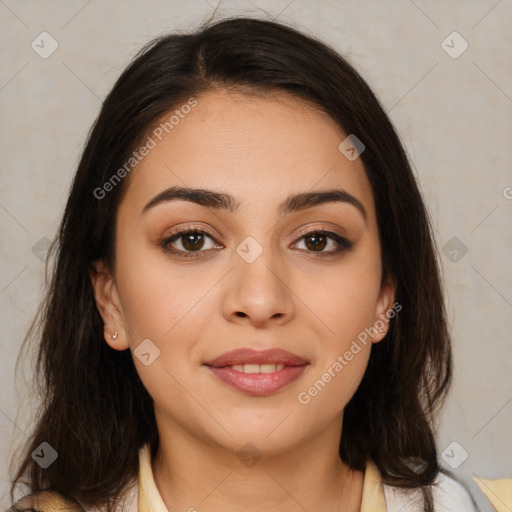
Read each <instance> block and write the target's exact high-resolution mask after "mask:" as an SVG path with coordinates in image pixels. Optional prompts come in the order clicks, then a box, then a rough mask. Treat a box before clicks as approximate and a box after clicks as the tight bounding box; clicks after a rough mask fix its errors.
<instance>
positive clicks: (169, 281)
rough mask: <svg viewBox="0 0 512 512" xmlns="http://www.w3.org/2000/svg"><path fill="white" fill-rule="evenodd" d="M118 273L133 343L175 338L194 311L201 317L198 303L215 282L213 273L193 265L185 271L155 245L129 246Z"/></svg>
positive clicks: (125, 316) (126, 319) (125, 320)
mask: <svg viewBox="0 0 512 512" xmlns="http://www.w3.org/2000/svg"><path fill="white" fill-rule="evenodd" d="M119 252H120V253H121V251H119ZM121 254H123V253H121ZM116 274H117V277H118V279H117V281H118V289H119V293H120V297H121V304H122V309H123V320H124V322H125V327H126V329H127V331H128V335H129V337H130V345H133V343H136V342H138V341H139V340H140V339H143V338H151V337H155V338H157V339H158V338H164V337H165V336H166V335H169V336H171V337H172V333H173V330H174V331H176V330H178V329H181V328H182V325H184V324H186V320H187V317H188V316H189V314H190V313H191V312H193V315H194V317H195V318H196V320H197V317H198V314H201V308H199V309H198V308H197V305H198V304H199V303H201V301H202V300H203V299H204V297H205V296H206V295H207V293H208V290H209V289H210V288H211V287H212V285H213V283H214V282H215V276H212V275H211V273H208V272H205V271H204V270H203V271H202V272H200V271H199V270H196V271H193V270H192V267H191V266H189V267H188V268H187V269H185V270H184V269H183V268H181V267H180V266H178V265H176V264H174V265H173V264H171V263H170V262H169V261H168V260H167V259H166V256H165V254H164V253H163V252H160V253H159V251H158V249H154V248H153V249H151V250H148V249H147V248H144V250H141V249H140V248H138V247H133V248H128V247H127V250H125V252H124V255H122V256H120V257H119V258H118V266H117V271H116ZM184 320H185V322H184Z"/></svg>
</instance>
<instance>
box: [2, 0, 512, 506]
mask: <svg viewBox="0 0 512 512" xmlns="http://www.w3.org/2000/svg"><path fill="white" fill-rule="evenodd" d="M216 5H217V0H193V1H187V2H185V1H178V0H167V1H164V0H152V1H144V2H142V1H135V0H132V1H100V0H92V1H86V0H83V1H82V0H80V1H74V0H73V1H64V0H63V1H56V0H46V1H44V2H43V1H32V2H30V1H15V0H1V1H0V20H1V28H2V29H1V31H0V41H1V48H2V52H1V54H0V55H1V56H0V59H1V61H2V62H1V66H0V107H1V111H2V123H1V124H0V144H1V166H0V175H1V182H0V244H1V246H0V250H1V255H2V256H1V257H2V266H1V273H0V308H1V310H0V322H1V324H0V325H1V332H2V335H1V357H0V368H1V381H0V386H1V389H2V392H1V393H0V439H1V440H2V445H1V447H0V455H1V457H0V480H1V481H0V508H1V507H2V505H4V504H5V503H6V499H5V498H3V495H4V493H5V492H6V491H7V484H6V480H7V479H8V472H7V462H8V456H9V454H10V449H11V447H12V443H13V439H14V440H15V441H17V442H21V443H22V442H23V440H24V439H25V434H24V432H28V431H29V430H30V426H31V423H30V420H29V414H30V409H29V410H28V411H27V410H25V412H23V410H22V411H20V410H19V407H20V403H21V402H20V394H18V392H19V393H21V394H23V393H24V392H25V389H26V387H25V386H24V384H23V378H21V379H18V388H16V384H15V380H14V367H15V360H16V356H17V354H18V350H19V348H20V344H21V341H22V337H23V334H24V332H25V330H26V328H27V326H28V324H29V322H30V320H31V319H32V317H33V315H34V313H35V310H36V306H37V303H38V301H39V299H40V296H41V295H40V294H41V290H42V276H43V263H42V259H44V250H45V247H46V240H47V239H51V238H52V237H53V236H54V234H55V231H56V228H57V225H58V222H59V218H60V215H61V213H62V209H63V207H64V203H65V199H66V194H67V191H68V188H69V185H70V181H71V178H72V176H73V173H74V171H75V167H76V164H77V161H78V157H79V153H80V151H81V148H82V145H83V143H84V140H85V136H86V134H87V131H88V129H89V127H90V125H91V123H92V122H93V120H94V119H95V117H96V115H97V113H98V110H99V107H100V104H101V101H102V99H103V98H104V97H105V95H106V93H107V92H108V91H109V89H110V87H111V86H112V85H113V83H114V81H115V79H116V78H117V77H118V75H119V73H120V72H121V70H122V69H123V68H124V67H125V66H126V65H127V63H128V62H129V60H130V59H131V57H133V55H134V54H135V52H136V51H137V50H138V49H139V48H140V47H141V46H142V45H143V44H144V43H145V42H147V41H148V40H150V39H151V38H153V37H155V36H157V35H159V34H163V33H165V32H168V31H171V30H173V29H176V28H181V29H186V28H188V27H190V26H196V25H197V24H199V23H200V22H201V21H203V20H205V19H206V18H207V17H208V16H209V14H210V13H211V12H212V11H213V9H214V8H215V6H216ZM237 13H246V14H248V13H249V14H254V15H265V13H268V14H269V15H271V17H277V19H278V20H281V21H285V22H290V23H293V24H294V25H295V26H297V27H298V28H301V29H303V30H305V31H306V32H309V33H311V34H312V35H315V36H318V37H320V38H321V39H323V40H324V41H326V42H329V43H331V44H332V45H334V46H335V47H336V48H337V49H338V50H339V51H341V52H343V53H344V54H345V55H347V56H348V57H349V59H350V60H351V61H352V62H353V63H354V64H355V65H356V67H357V68H358V69H359V70H360V71H361V73H362V74H363V76H364V77H365V78H366V79H367V80H368V82H369V83H370V85H371V86H372V87H373V88H374V90H375V91H376V93H377V95H378V96H379V98H380V99H381V100H382V102H383V104H384V106H385V107H386V108H387V110H388V111H389V113H390V116H391V118H392V120H393V121H394V123H395V125H396V126H397V128H398V130H399V133H400V134H401V137H402V139H403V141H404V142H405V145H406V147H407V150H408V152H409V154H410V156H411V158H412V161H413V163H414V167H415V170H416V172H417V175H418V178H419V181H420V183H421V186H422V189H423V191H424V194H425V196H426V199H427V202H428V204H429V207H430V210H431V213H432V216H433V221H434V225H435V228H436V237H437V240H438V243H439V248H440V249H442V251H443V252H442V256H441V257H442V262H443V266H444V273H445V278H446V290H447V299H448V306H449V314H450V322H451V326H452V332H453V336H454V343H455V362H456V371H455V381H454V386H453V389H452V392H451V395H450V398H449V400H448V403H447V405H446V407H445V410H444V414H443V417H442V421H441V428H440V445H441V448H442V449H444V448H446V447H448V448H447V450H446V451H445V457H446V461H447V463H451V464H452V465H458V464H461V466H460V468H461V469H464V470H466V471H468V472H469V473H472V472H474V473H476V474H478V475H482V476H487V477H491V478H498V477H500V476H505V475H508V476H512V441H511V436H510V433H511V431H512V340H511V334H510V333H511V327H512V324H511V318H512V271H511V268H512V266H511V263H510V262H511V261H512V258H511V252H512V229H511V228H512V223H511V221H512V171H511V161H512V158H511V156H512V150H511V142H512V137H511V136H512V82H511V79H510V78H511V76H512V59H511V58H510V54H511V50H512V31H511V30H510V27H511V26H512V3H511V1H510V0H502V1H496V0H481V1H469V0H468V1H464V0H451V1H442V0H435V1H434V0H431V1H426V0H414V1H412V0H396V1H385V2H384V1H378V0H372V1H356V0H342V1H334V0H323V1H309V2H307V1H305V0H292V1H290V0H276V1H266V0H265V1H254V2H241V1H238V2H235V1H224V2H222V4H221V8H220V9H219V10H218V14H219V15H221V16H223V15H230V14H237ZM44 31H46V32H48V33H49V34H50V36H51V38H53V39H54V40H55V42H53V41H52V40H51V38H50V37H49V36H47V35H42V36H41V35H40V34H41V33H42V32H44ZM454 31H456V32H457V33H458V34H459V35H457V34H455V35H453V34H452V32H454ZM450 34H451V35H450ZM447 37H448V38H447ZM41 39H44V40H43V42H41ZM33 41H34V43H33V45H34V48H35V50H37V51H35V50H34V49H33V48H32V47H31V44H32V42H33ZM443 41H445V42H444V43H443ZM55 44H58V48H57V49H56V50H55V51H54V53H52V54H51V55H49V56H48V55H47V53H49V52H50V51H51V50H52V45H55ZM466 44H467V45H468V47H467V49H466V50H465V51H464V48H465V47H466ZM43 56H44V57H47V58H42V57H43ZM454 237H455V238H454ZM446 244H448V245H446ZM457 244H458V245H457ZM461 244H463V245H461ZM464 247H466V248H467V253H465V254H463V250H461V249H464ZM25 377H27V378H28V377H30V369H29V368H27V369H26V372H25ZM15 425H16V426H15ZM13 434H15V437H14V438H13V437H12V436H13ZM453 442H455V443H457V444H455V445H453V444H451V443H453ZM466 453H467V456H468V458H467V459H466V460H465V461H464V462H462V460H463V459H464V457H465V456H466Z"/></svg>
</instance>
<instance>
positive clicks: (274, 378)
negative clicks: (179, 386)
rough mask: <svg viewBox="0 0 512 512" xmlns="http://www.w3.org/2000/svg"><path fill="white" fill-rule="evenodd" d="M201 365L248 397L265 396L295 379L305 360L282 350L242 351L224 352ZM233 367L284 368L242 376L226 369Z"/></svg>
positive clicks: (241, 373)
mask: <svg viewBox="0 0 512 512" xmlns="http://www.w3.org/2000/svg"><path fill="white" fill-rule="evenodd" d="M204 364H205V366H206V367H207V368H208V369H209V370H210V371H211V372H212V373H213V374H214V375H216V376H217V377H218V378H219V379H220V380H221V381H222V382H224V383H225V384H227V385H228V386H231V387H233V388H235V389H237V390H238V391H241V392H243V393H246V394H248V395H252V396H266V395H270V394H272V393H276V392H277V391H279V390H280V389H282V388H283V387H285V386H287V385H288V384H290V383H292V382H293V381H295V380H297V379H298V378H299V377H300V375H301V374H302V372H303V371H304V370H305V369H306V368H307V367H308V366H309V361H307V360H306V359H304V358H302V357H299V356H298V355H296V354H292V353H291V352H287V351H286V350H282V349H268V350H259V351H257V350H254V349H249V348H243V349H237V350H233V351H231V352H226V353H225V354H222V355H221V356H219V357H217V358H215V359H213V360H211V361H209V362H207V363H204ZM236 364H238V365H241V364H282V365H284V368H282V369H281V370H278V371H275V372H272V373H244V372H240V371H237V370H234V369H233V368H230V366H232V365H236Z"/></svg>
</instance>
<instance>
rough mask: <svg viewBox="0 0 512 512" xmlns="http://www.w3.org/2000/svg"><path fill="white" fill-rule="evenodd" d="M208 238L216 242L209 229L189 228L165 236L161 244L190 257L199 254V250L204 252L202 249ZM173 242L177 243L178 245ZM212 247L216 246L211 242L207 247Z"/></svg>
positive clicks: (168, 249) (177, 253)
mask: <svg viewBox="0 0 512 512" xmlns="http://www.w3.org/2000/svg"><path fill="white" fill-rule="evenodd" d="M206 238H207V239H208V240H209V241H210V242H211V243H213V242H216V240H215V238H214V237H213V236H212V235H211V234H210V233H208V232H207V231H204V230H203V229H197V228H192V229H191V228H188V229H184V230H181V231H177V232H176V233H174V234H172V235H171V236H170V237H168V238H165V239H164V240H162V241H161V242H160V245H161V246H162V248H163V249H164V250H165V251H167V252H171V253H174V254H176V255H178V256H183V257H185V258H190V257H196V256H198V254H197V253H199V252H204V251H203V250H202V249H205V239H206ZM173 244H176V245H177V247H176V245H173ZM212 248H214V247H212V246H211V244H210V247H206V249H212Z"/></svg>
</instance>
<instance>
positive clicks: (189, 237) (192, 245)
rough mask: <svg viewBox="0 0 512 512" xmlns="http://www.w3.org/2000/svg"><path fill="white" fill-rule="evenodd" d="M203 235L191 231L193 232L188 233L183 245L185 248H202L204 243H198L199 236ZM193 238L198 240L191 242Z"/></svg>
mask: <svg viewBox="0 0 512 512" xmlns="http://www.w3.org/2000/svg"><path fill="white" fill-rule="evenodd" d="M201 236H202V235H201V233H191V234H189V235H187V236H186V237H185V241H184V243H183V246H184V247H185V249H190V250H194V249H201V247H202V244H200V246H198V245H197V238H200V237H201ZM193 239H196V241H195V242H193V241H192V242H191V240H193Z"/></svg>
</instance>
